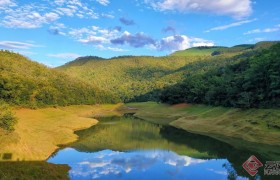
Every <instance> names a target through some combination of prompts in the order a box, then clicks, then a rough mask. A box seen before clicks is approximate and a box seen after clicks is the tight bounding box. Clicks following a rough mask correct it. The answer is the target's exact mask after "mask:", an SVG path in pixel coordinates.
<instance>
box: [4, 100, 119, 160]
mask: <svg viewBox="0 0 280 180" xmlns="http://www.w3.org/2000/svg"><path fill="white" fill-rule="evenodd" d="M119 106H121V104H118V105H95V106H86V105H82V106H69V107H59V108H44V109H37V110H31V109H17V110H14V111H15V114H16V116H17V117H18V123H17V125H16V126H15V131H14V132H13V133H11V134H4V133H3V132H2V134H1V132H0V161H4V160H6V161H17V160H20V161H22V160H25V161H34V160H36V161H37V160H46V159H47V158H48V157H49V156H50V155H51V154H52V153H53V152H54V151H55V150H56V149H57V148H58V146H59V145H62V144H67V143H70V142H73V141H76V140H77V139H78V136H77V135H76V134H74V131H76V130H79V129H85V128H88V127H91V126H93V125H95V124H96V123H97V122H98V121H97V120H95V119H93V118H92V117H94V116H98V115H101V114H114V113H115V112H114V110H115V109H117V108H118V107H119ZM4 157H8V158H6V159H5V158H4Z"/></svg>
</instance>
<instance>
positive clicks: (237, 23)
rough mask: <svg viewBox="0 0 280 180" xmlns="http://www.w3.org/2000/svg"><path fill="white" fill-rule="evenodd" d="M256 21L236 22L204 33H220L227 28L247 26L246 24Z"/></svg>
mask: <svg viewBox="0 0 280 180" xmlns="http://www.w3.org/2000/svg"><path fill="white" fill-rule="evenodd" d="M256 20H257V19H251V20H244V21H238V22H234V23H231V24H227V25H223V26H218V27H214V28H211V29H209V30H207V31H205V32H210V31H222V30H225V29H228V28H232V27H237V26H241V25H243V24H248V23H251V22H254V21H256Z"/></svg>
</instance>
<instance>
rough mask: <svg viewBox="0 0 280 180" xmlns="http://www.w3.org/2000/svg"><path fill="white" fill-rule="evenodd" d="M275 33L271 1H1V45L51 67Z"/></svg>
mask: <svg viewBox="0 0 280 180" xmlns="http://www.w3.org/2000/svg"><path fill="white" fill-rule="evenodd" d="M279 37H280V1H276V0H275V1H274V0H273V1H272V0H270V1H267V0H255V1H253V0H41V1H35V0H24V1H23V0H0V49H8V50H12V51H14V52H19V53H21V54H24V55H25V56H27V57H29V58H30V59H32V60H35V61H38V62H41V63H44V64H46V65H48V66H51V67H53V66H59V65H62V64H64V63H66V62H68V61H70V60H73V59H75V58H77V57H79V56H86V55H94V56H101V57H104V58H109V57H113V56H119V55H153V56H162V55H167V54H170V53H171V52H173V51H176V50H183V49H186V48H190V47H193V46H212V45H221V46H233V45H237V44H247V43H256V42H258V41H264V40H279Z"/></svg>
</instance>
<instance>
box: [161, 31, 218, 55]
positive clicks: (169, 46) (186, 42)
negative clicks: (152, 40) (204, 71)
mask: <svg viewBox="0 0 280 180" xmlns="http://www.w3.org/2000/svg"><path fill="white" fill-rule="evenodd" d="M197 46H214V43H213V42H211V41H208V40H205V39H201V38H190V37H188V36H186V35H174V36H169V37H165V38H162V39H161V40H160V41H159V42H157V45H156V48H157V49H158V50H160V51H165V50H167V51H171V52H174V51H178V50H184V49H188V48H191V47H197Z"/></svg>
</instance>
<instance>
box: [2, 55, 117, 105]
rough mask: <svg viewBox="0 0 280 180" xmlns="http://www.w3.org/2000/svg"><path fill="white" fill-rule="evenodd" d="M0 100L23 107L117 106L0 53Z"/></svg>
mask: <svg viewBox="0 0 280 180" xmlns="http://www.w3.org/2000/svg"><path fill="white" fill-rule="evenodd" d="M0 100H4V101H5V102H7V103H9V104H12V105H19V106H26V107H42V106H47V105H72V104H95V103H112V102H118V98H116V97H114V96H113V95H112V94H111V93H110V92H105V91H103V90H100V88H98V87H95V86H93V85H92V84H90V83H88V82H85V81H84V80H81V79H79V78H74V77H71V76H70V75H67V74H65V73H63V72H60V71H58V70H55V69H50V68H47V67H45V66H43V65H41V64H39V63H36V62H33V61H31V60H29V59H27V58H25V57H23V56H22V55H20V54H16V53H12V52H9V51H0Z"/></svg>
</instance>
